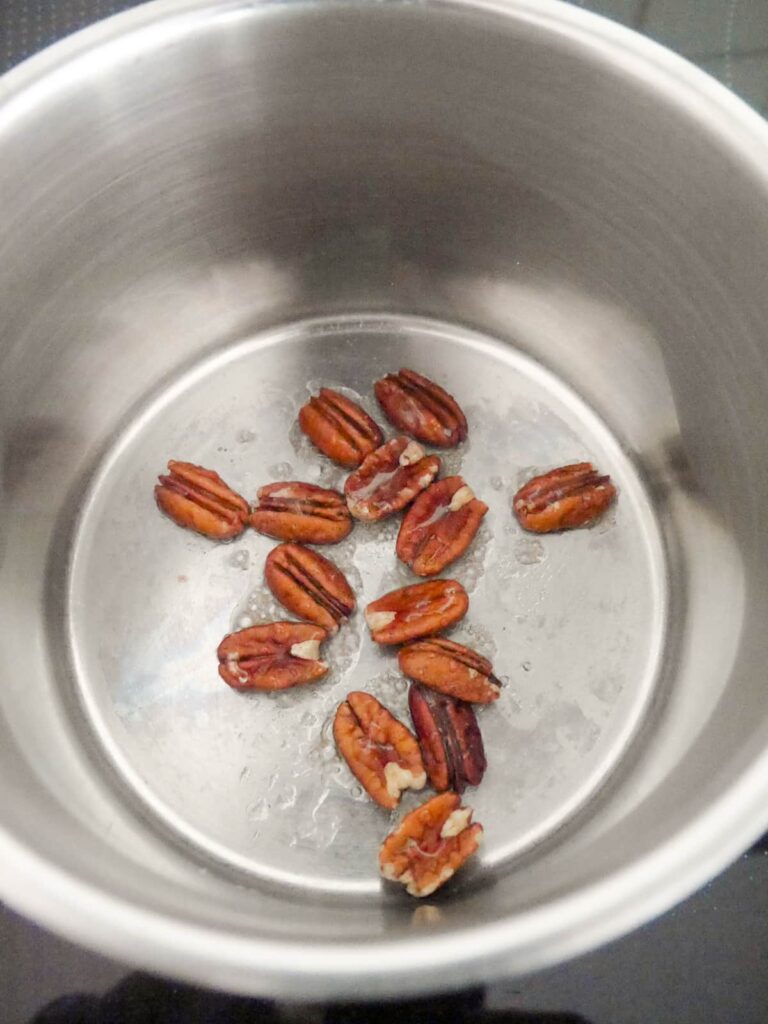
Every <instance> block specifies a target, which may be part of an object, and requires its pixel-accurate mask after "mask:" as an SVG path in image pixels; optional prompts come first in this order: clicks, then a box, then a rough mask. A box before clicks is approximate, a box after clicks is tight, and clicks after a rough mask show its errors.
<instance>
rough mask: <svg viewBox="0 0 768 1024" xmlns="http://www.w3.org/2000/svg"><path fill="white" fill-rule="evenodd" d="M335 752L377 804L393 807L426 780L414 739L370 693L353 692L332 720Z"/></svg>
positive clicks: (422, 786) (421, 785)
mask: <svg viewBox="0 0 768 1024" xmlns="http://www.w3.org/2000/svg"><path fill="white" fill-rule="evenodd" d="M333 736H334V739H335V740H336V746H337V747H338V748H339V753H340V754H341V755H342V757H343V758H344V760H345V761H346V762H347V764H348V765H349V767H350V768H351V769H352V771H353V772H354V774H355V775H356V776H357V778H358V780H359V781H360V783H361V784H362V785H363V787H364V788H365V790H366V792H367V793H368V794H369V796H371V797H372V798H373V799H374V800H375V801H376V803H377V804H380V805H381V806H382V807H388V808H389V809H390V810H392V808H394V807H397V805H398V803H399V802H400V796H401V794H402V792H403V791H404V790H406V789H423V788H424V785H425V784H426V781H427V775H426V772H425V771H424V764H423V762H422V760H421V753H420V751H419V744H418V743H417V742H416V737H415V736H414V735H413V733H412V732H411V731H410V729H407V728H406V727H405V726H404V725H403V723H402V722H398V720H397V719H396V718H395V717H394V715H392V714H391V713H390V712H389V711H388V710H387V709H386V708H385V707H384V705H383V704H380V703H379V702H378V701H377V700H376V698H375V697H372V696H371V695H370V693H362V692H360V691H355V692H354V693H350V694H348V696H347V699H346V701H345V702H344V703H343V704H340V705H339V707H338V710H337V711H336V717H335V718H334V720H333Z"/></svg>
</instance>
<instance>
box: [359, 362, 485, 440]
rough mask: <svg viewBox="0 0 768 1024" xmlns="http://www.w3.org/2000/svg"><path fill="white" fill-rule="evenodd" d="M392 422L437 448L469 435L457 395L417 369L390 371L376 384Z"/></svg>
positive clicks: (377, 392)
mask: <svg viewBox="0 0 768 1024" xmlns="http://www.w3.org/2000/svg"><path fill="white" fill-rule="evenodd" d="M374 391H375V392H376V398H377V399H378V402H379V405H380V406H381V408H382V409H383V410H384V414H385V416H386V417H387V419H388V420H389V422H390V423H393V424H394V425H395V426H396V427H397V428H398V430H404V431H405V433H406V434H410V435H411V436H412V437H415V438H416V439H417V440H418V441H423V442H424V443H425V444H431V445H434V447H435V448H453V447H454V445H457V444H458V443H459V442H460V441H463V440H464V439H465V438H466V436H467V419H466V417H465V415H464V413H463V412H462V411H461V407H460V406H459V403H458V402H457V401H456V399H455V398H454V397H453V395H449V394H448V392H447V391H444V390H443V389H442V388H441V387H439V385H437V384H435V383H434V381H431V380H429V378H427V377H422V375H421V374H420V373H415V372H414V371H413V370H400V371H399V372H398V373H388V374H387V376H386V377H382V379H381V380H378V381H376V384H375V385H374Z"/></svg>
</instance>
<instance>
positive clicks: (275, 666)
mask: <svg viewBox="0 0 768 1024" xmlns="http://www.w3.org/2000/svg"><path fill="white" fill-rule="evenodd" d="M327 636H328V634H327V633H326V631H325V630H324V629H321V627H320V626H313V625H310V624H309V623H308V622H270V623H267V625H264V626H249V627H248V629H241V630H240V631H239V632H237V633H230V634H229V635H228V636H225V637H224V639H223V640H222V641H221V643H220V644H219V649H218V651H217V654H218V658H219V675H220V676H221V678H222V679H223V680H224V682H225V683H227V684H228V685H229V686H231V687H233V688H234V689H235V690H286V689H288V687H289V686H298V685H299V684H300V683H312V682H314V681H315V680H316V679H321V678H322V677H323V676H324V675H325V673H326V672H327V671H328V666H327V665H326V664H325V662H324V661H320V660H319V655H320V644H321V643H323V641H324V640H326V639H327Z"/></svg>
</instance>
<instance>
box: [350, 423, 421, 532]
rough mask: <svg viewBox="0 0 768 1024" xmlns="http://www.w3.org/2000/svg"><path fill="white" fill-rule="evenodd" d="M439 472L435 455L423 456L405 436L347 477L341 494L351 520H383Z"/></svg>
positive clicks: (384, 446)
mask: <svg viewBox="0 0 768 1024" xmlns="http://www.w3.org/2000/svg"><path fill="white" fill-rule="evenodd" d="M439 471H440V459H439V458H438V456H437V455H426V454H425V453H424V449H423V448H422V447H421V445H418V444H416V442H415V441H409V440H408V438H407V437H393V438H392V440H391V441H387V443H386V444H384V445H382V446H381V447H380V448H377V449H376V451H375V452H371V453H370V455H367V456H366V457H365V459H364V460H363V463H362V465H361V466H360V468H359V469H357V470H355V472H354V473H350V474H349V476H348V477H347V480H346V483H345V484H344V494H345V495H346V498H347V505H348V507H349V511H350V512H351V513H352V515H353V516H354V517H355V519H364V520H366V521H368V522H375V521H377V520H379V519H386V517H387V516H391V515H394V514H395V512H399V511H400V510H401V509H403V508H405V506H406V505H407V504H408V503H409V502H411V501H413V499H414V498H415V497H416V495H417V494H418V493H419V492H420V491H423V490H424V488H425V487H429V485H430V484H431V483H432V481H433V480H434V479H435V477H436V476H437V474H438V472H439Z"/></svg>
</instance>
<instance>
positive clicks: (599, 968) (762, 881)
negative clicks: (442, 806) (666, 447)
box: [0, 0, 768, 1024]
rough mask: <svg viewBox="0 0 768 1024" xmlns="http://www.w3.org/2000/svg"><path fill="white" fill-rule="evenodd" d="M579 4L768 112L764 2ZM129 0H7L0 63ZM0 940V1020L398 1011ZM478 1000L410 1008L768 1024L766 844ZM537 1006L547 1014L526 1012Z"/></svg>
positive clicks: (29, 927) (303, 1017)
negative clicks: (579, 951)
mask: <svg viewBox="0 0 768 1024" xmlns="http://www.w3.org/2000/svg"><path fill="white" fill-rule="evenodd" d="M574 2H575V3H576V5H577V6H581V7H585V8H589V9H591V10H594V11H598V12H599V13H602V14H605V15H607V16H609V17H612V18H614V19H615V20H617V21H620V22H622V23H623V24H626V25H629V26H631V27H633V28H636V29H639V30H640V31H642V32H645V33H646V34H648V35H650V36H652V37H653V38H655V39H658V40H659V41H660V42H663V43H665V44H666V45H668V46H670V47H672V48H673V49H676V50H677V51H678V52H680V53H682V54H684V55H685V56H687V57H689V58H690V59H692V60H694V61H695V62H696V63H698V64H700V65H701V66H702V67H704V68H705V69H706V70H707V71H709V72H710V73H711V74H713V75H715V76H716V77H718V78H720V79H721V80H722V81H723V82H724V83H725V84H726V85H728V86H729V87H731V88H733V89H734V90H735V91H736V92H738V93H740V94H741V95H742V96H743V97H744V98H745V99H746V100H747V101H748V102H750V103H751V104H752V105H753V106H755V107H756V108H757V109H758V110H760V111H761V112H762V113H763V114H768V2H766V0H593V2H586V0H574ZM132 6H134V4H133V3H131V2H126V0H0V71H4V70H7V69H8V68H10V67H12V66H13V65H14V64H15V63H17V62H18V61H20V60H22V59H23V58H25V57H27V56H29V55H31V54H32V53H34V52H36V51H37V50H39V49H42V48H43V47H44V46H47V45H49V44H50V43H52V42H54V41H55V40H56V39H59V38H61V37H62V36H64V35H67V34H69V33H70V32H73V31H75V30H77V29H78V28H82V27H83V26H85V25H87V24H90V23H91V22H93V21H96V20H98V19H99V18H103V17H106V16H108V15H109V14H112V13H115V12H117V11H120V10H125V9H127V8H129V7H132ZM0 949H2V951H3V955H2V956H1V957H0V999H1V1001H2V1006H3V1010H2V1012H1V1013H0V1021H2V1024H27V1022H29V1021H31V1020H32V1019H33V1017H34V1016H35V1014H36V1013H37V1012H38V1011H39V1010H40V1008H41V1007H43V1006H44V1005H46V1004H48V1003H49V1002H51V1001H52V1000H61V999H62V997H66V996H71V995H73V994H76V993H85V994H90V995H92V996H96V995H100V994H102V993H104V992H105V991H107V990H110V989H113V988H114V986H116V985H121V986H122V988H121V989H120V990H119V993H118V996H113V997H112V999H111V1002H110V1003H108V1004H107V1007H106V1010H105V1012H107V1011H108V1013H109V1016H108V1019H109V1021H110V1022H115V1024H122V1022H125V1024H144V1022H145V1021H146V1022H147V1024H149V1022H150V1021H151V1022H152V1024H165V1022H166V1021H169V1022H170V1021H171V1020H172V1021H174V1022H175V1021H177V1020H178V1021H181V1020H183V1021H184V1024H208V1022H212V1021H214V1020H215V1021H221V1022H222V1024H225V1022H229V1021H232V1022H234V1021H235V1020H236V1021H238V1022H242V1021H246V1020H248V1021H258V1020H272V1019H281V1020H291V1021H302V1022H306V1024H310V1022H314V1021H320V1020H323V1019H332V1020H342V1019H343V1020H345V1021H349V1022H350V1024H351V1022H352V1020H355V1021H362V1020H366V1021H367V1020H374V1019H375V1020H377V1021H378V1020H379V1019H382V1020H383V1019H384V1017H385V1016H386V1017H387V1019H391V1018H392V1013H393V1011H392V1010H391V1008H386V1009H381V1010H380V1011H378V1012H377V1011H376V1010H375V1009H374V1010H370V1011H369V1010H366V1011H364V1013H363V1016H360V1011H358V1012H354V1011H351V1010H348V1011H342V1010H339V1009H338V1008H337V1009H326V1010H320V1009H317V1008H315V1009H312V1010H300V1009H298V1008H290V1007H282V1008H280V1011H279V1012H278V1013H276V1014H273V1013H271V1012H270V1011H268V1010H265V1009H264V1008H263V1007H261V1006H259V1005H258V1004H253V1003H250V1004H245V1003H244V1002H243V1001H241V1000H235V1001H232V1000H227V999H222V1000H219V1001H216V999H215V997H211V996H209V995H204V994H199V993H195V992H193V991H190V990H184V989H180V988H178V987H177V986H173V985H172V984H171V983H166V982H163V981H162V979H148V978H141V977H136V976H133V977H132V978H130V980H129V982H128V986H127V988H128V990H129V991H130V993H131V998H132V999H133V1002H131V1003H130V1010H128V1009H126V1008H125V1005H123V1004H121V997H122V996H124V995H125V993H126V981H125V979H126V977H127V976H128V975H129V974H130V969H129V968H127V967H126V966H125V965H122V964H118V963H115V962H113V961H110V960H107V959H104V958H102V957H99V956H97V955H95V954H93V953H90V952H86V951H84V950H81V949H80V948H78V947H76V946H74V945H72V944H71V943H69V942H65V941H64V940H62V939H59V938H57V937H55V936H53V935H51V934H49V933H48V932H46V931H44V930H43V929H41V928H39V927H37V926H36V925H34V924H31V923H29V922H27V921H25V920H23V919H22V918H20V917H18V916H17V915H16V914H15V913H13V912H12V911H10V910H7V909H5V908H3V907H2V906H0ZM169 1001H170V1002H172V1003H173V1004H174V1006H175V1007H176V1009H175V1011H174V1013H173V1016H172V1017H168V1016H166V1015H165V1012H164V1011H163V1010H162V1009H161V1007H163V1006H165V1005H167V1004H168V1003H169ZM481 1002H483V997H482V996H481V995H480V994H472V995H471V996H468V997H467V999H466V1000H465V1001H462V1000H461V999H460V998H453V999H451V1000H449V1001H448V1004H447V1009H446V1005H445V1004H443V1005H442V1006H440V1005H437V1004H432V1005H430V1006H427V1007H422V1008H421V1009H420V1010H419V1011H418V1013H417V1014H416V1017H417V1018H418V1019H420V1020H422V1021H424V1022H427V1021H429V1022H430V1024H432V1022H436V1021H439V1020H443V1019H445V1020H451V1021H452V1022H458V1021H460V1020H462V1019H466V1020H474V1021H480V1020H481V1019H485V1016H486V1014H487V1019H488V1020H489V1021H496V1022H497V1024H502V1022H504V1021H512V1020H514V1021H517V1022H518V1024H525V1022H526V1021H534V1020H540V1021H541V1022H542V1024H544V1022H545V1021H547V1020H549V1021H553V1022H554V1021H555V1020H559V1021H561V1022H562V1024H565V1022H567V1021H574V1020H579V1019H580V1020H582V1021H589V1022H591V1024H663V1022H666V1021H670V1022H675V1024H689V1022H690V1024H693V1022H696V1024H763V1022H765V1021H766V1020H768V841H766V840H764V841H763V842H762V843H761V844H759V845H758V846H757V847H755V848H754V849H753V850H752V851H750V852H749V853H748V854H745V855H744V856H743V857H741V858H740V859H739V860H738V861H737V862H736V863H735V864H734V865H733V866H732V867H731V868H730V869H729V870H728V871H726V872H725V873H724V874H723V875H721V876H720V877H719V878H718V879H716V880H715V881H714V882H712V883H711V884H710V885H709V886H707V887H706V888H705V889H703V890H702V891H701V892H699V893H697V894H696V895H695V896H693V897H691V898H690V899H689V900H687V901H686V902H685V903H683V904H682V905H681V906H679V907H677V908H676V909H674V910H672V911H670V912H669V913H667V914H666V915H664V916H663V917H662V918H660V919H659V920H657V921H655V922H653V923H651V924H649V925H647V926H645V927H644V928H641V929H639V930H638V931H636V932H634V933H633V934H631V935H629V936H626V937H625V938H623V939H620V940H618V941H616V942H613V943H612V944H610V945H609V946H606V947H604V948H603V949H600V950H598V951H596V952H594V953H590V954H588V955H586V956H583V957H580V958H579V959H577V960H574V961H572V962H571V963H568V964H565V965H563V966H560V967H557V968H553V969H551V970H548V971H542V972H540V973H538V974H536V975H533V976H531V977H528V978H525V979H522V980H516V981H513V982H509V983H507V984H499V985H496V986H494V987H492V988H491V989H489V990H488V991H487V992H486V993H485V996H484V1005H485V1014H481V1012H480V1009H479V1006H480V1004H481ZM118 1006H122V1008H118ZM59 1008H60V1009H59V1013H60V1016H58V1017H56V1022H57V1024H58V1021H59V1020H61V1021H62V1022H63V1021H64V1020H66V1022H67V1024H75V1022H77V1024H91V1022H92V1021H96V1020H97V1019H98V1020H99V1021H101V1020H102V1017H101V1016H99V1013H100V1012H101V1011H100V1010H99V1009H98V1007H97V1006H96V1004H95V1003H94V1002H90V1003H86V1002H82V1001H76V1000H70V1001H69V1003H68V1004H66V1005H65V1004H63V1003H61V1002H59ZM102 1010H104V1007H102ZM534 1011H538V1012H541V1013H545V1014H546V1015H547V1016H543V1017H541V1018H539V1017H534V1016H531V1014H532V1013H533V1012H534ZM161 1013H162V1016H159V1015H158V1014H161ZM129 1014H130V1015H129ZM552 1014H555V1016H552ZM561 1014H562V1015H563V1016H560V1015H561ZM571 1015H573V1016H571ZM416 1017H414V1018H413V1019H416ZM40 1019H41V1020H42V1019H43V1018H42V1017H41V1018H40ZM401 1019H404V1018H401ZM408 1019H412V1018H408ZM49 1020H50V1021H51V1024H53V1021H54V1016H53V1014H52V1013H51V1014H49V1015H48V1016H46V1018H45V1021H46V1024H48V1021H49Z"/></svg>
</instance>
